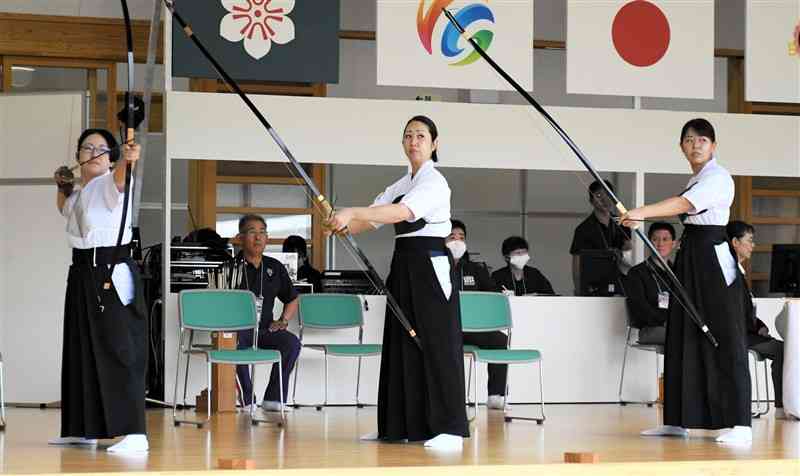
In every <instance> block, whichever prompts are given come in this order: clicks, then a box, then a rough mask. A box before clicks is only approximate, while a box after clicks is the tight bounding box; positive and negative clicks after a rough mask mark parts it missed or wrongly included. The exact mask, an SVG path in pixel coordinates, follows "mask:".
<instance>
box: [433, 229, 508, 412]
mask: <svg viewBox="0 0 800 476" xmlns="http://www.w3.org/2000/svg"><path fill="white" fill-rule="evenodd" d="M451 223H452V230H451V232H450V235H449V236H448V237H447V238H446V239H445V243H446V244H447V247H448V248H449V249H450V252H451V253H452V254H453V259H454V260H455V263H456V267H455V275H456V280H455V281H454V284H455V286H456V287H457V288H458V290H459V291H488V292H495V284H494V281H492V278H491V277H489V270H488V268H487V267H486V264H485V263H478V262H475V261H472V260H470V259H469V253H468V252H467V242H466V238H467V227H466V226H465V225H464V223H463V222H462V221H460V220H451ZM464 345H475V346H478V347H482V348H484V349H505V348H507V347H508V336H506V335H505V334H503V333H502V332H500V331H493V332H465V333H464ZM507 374H508V366H507V365H499V364H490V365H489V382H488V388H489V400H488V402H487V406H488V407H489V408H490V409H502V408H503V403H504V402H503V400H504V398H505V394H506V375H507Z"/></svg>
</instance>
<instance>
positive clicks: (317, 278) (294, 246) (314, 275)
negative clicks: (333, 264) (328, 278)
mask: <svg viewBox="0 0 800 476" xmlns="http://www.w3.org/2000/svg"><path fill="white" fill-rule="evenodd" d="M283 252H284V253H297V280H298V281H306V282H307V283H310V284H311V285H312V286H314V289H313V292H315V293H320V292H322V273H320V272H319V271H317V270H316V269H314V268H313V267H312V266H311V263H309V262H308V244H307V243H306V240H305V238H303V237H302V236H298V235H292V236H290V237H288V238H286V239H285V240H283Z"/></svg>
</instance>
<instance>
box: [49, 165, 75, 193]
mask: <svg viewBox="0 0 800 476" xmlns="http://www.w3.org/2000/svg"><path fill="white" fill-rule="evenodd" d="M53 180H55V182H56V187H58V189H59V190H60V191H61V193H63V194H64V196H66V197H69V196H70V195H71V194H72V190H73V189H74V187H75V174H73V173H72V170H70V168H69V167H67V166H66V165H62V166H61V167H59V168H57V169H56V171H55V173H53Z"/></svg>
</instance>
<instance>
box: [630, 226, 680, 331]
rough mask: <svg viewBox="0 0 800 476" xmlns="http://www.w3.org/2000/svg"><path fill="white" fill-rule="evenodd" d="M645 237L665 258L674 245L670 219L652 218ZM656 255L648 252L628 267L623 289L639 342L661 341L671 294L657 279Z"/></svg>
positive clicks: (667, 258) (670, 252) (673, 232)
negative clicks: (647, 256) (653, 221)
mask: <svg viewBox="0 0 800 476" xmlns="http://www.w3.org/2000/svg"><path fill="white" fill-rule="evenodd" d="M647 237H648V238H650V241H652V242H653V245H655V247H656V250H658V254H659V255H661V257H662V258H664V260H665V261H668V260H669V256H670V254H672V250H673V249H674V248H675V228H674V227H673V226H672V225H670V224H669V223H665V222H655V223H653V224H652V225H650V229H649V230H648V231H647ZM655 259H656V258H655V257H654V256H651V257H649V258H648V259H646V260H645V261H643V262H642V263H639V264H637V265H636V266H634V267H633V268H631V269H630V271H628V277H627V279H626V280H625V292H626V294H627V295H628V297H627V299H628V311H629V312H630V313H631V316H630V319H631V325H632V326H633V327H635V328H637V329H639V343H640V344H657V345H664V340H665V339H666V335H667V331H666V327H665V326H666V324H667V317H669V301H670V296H669V290H668V289H667V286H666V283H664V280H663V279H656V274H655V273H656V271H655V270H656V269H658V265H657V264H655V263H654V262H653V261H654V260H655Z"/></svg>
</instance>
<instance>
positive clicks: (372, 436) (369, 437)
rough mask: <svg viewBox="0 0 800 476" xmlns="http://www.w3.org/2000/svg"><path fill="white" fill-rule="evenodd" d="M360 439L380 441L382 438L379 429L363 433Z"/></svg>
mask: <svg viewBox="0 0 800 476" xmlns="http://www.w3.org/2000/svg"><path fill="white" fill-rule="evenodd" d="M359 440H361V441H378V440H380V438H379V437H378V432H377V431H373V432H371V433H367V434H366V435H361V438H359Z"/></svg>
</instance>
